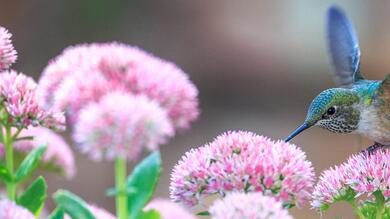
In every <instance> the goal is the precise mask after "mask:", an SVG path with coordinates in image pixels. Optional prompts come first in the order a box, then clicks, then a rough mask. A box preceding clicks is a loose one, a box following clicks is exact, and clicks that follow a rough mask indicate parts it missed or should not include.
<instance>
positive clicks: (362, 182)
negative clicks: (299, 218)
mask: <svg viewBox="0 0 390 219" xmlns="http://www.w3.org/2000/svg"><path fill="white" fill-rule="evenodd" d="M389 162H390V151H389V150H386V151H381V150H378V151H376V152H375V153H374V154H372V155H367V154H364V153H360V154H357V155H353V156H351V157H350V158H349V159H348V161H347V162H345V163H343V164H341V165H339V166H336V167H334V168H330V169H328V170H325V171H324V172H323V173H322V174H321V177H320V179H319V181H318V183H317V185H316V186H315V189H314V192H313V201H312V203H311V204H312V206H313V207H314V208H317V209H321V208H322V207H324V206H327V205H329V204H332V203H334V202H336V201H337V200H344V199H346V197H345V196H346V195H349V196H352V197H358V196H361V195H363V194H366V195H371V194H372V193H373V192H375V191H380V192H381V193H382V195H383V196H384V197H385V199H386V200H387V199H388V198H389V195H390V167H389ZM348 191H349V193H348ZM351 192H352V193H351Z"/></svg>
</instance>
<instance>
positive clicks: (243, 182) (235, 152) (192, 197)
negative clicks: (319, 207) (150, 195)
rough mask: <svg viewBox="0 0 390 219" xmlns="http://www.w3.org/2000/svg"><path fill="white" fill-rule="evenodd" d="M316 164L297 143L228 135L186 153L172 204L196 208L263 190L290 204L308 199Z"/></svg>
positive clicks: (175, 179) (175, 175) (248, 134)
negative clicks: (210, 199)
mask: <svg viewBox="0 0 390 219" xmlns="http://www.w3.org/2000/svg"><path fill="white" fill-rule="evenodd" d="M313 181H314V172H313V168H312V165H311V163H310V162H309V161H307V160H306V155H305V154H304V152H302V150H301V149H299V148H298V147H296V146H295V145H292V144H289V143H285V142H282V141H277V142H275V141H271V140H270V139H268V138H265V137H262V136H258V135H256V134H254V133H251V132H244V131H238V132H228V133H225V134H222V135H220V136H218V137H217V138H216V139H215V140H214V141H213V142H211V143H209V144H207V145H205V146H202V147H199V148H197V149H192V150H190V151H189V152H187V153H186V154H185V155H184V156H183V157H182V159H181V160H180V161H179V163H178V164H177V165H176V166H175V167H174V169H173V173H172V176H171V184H170V193H171V198H172V199H173V200H174V201H180V202H184V203H186V204H188V205H191V206H192V205H196V204H198V203H199V201H201V197H202V196H203V195H211V194H222V195H224V194H225V193H228V192H233V191H236V192H245V193H248V192H261V193H263V194H265V195H270V196H273V197H275V198H276V199H277V200H278V201H282V202H283V203H284V204H286V205H294V204H303V203H304V202H305V201H306V200H308V199H309V198H310V193H311V191H312V187H313Z"/></svg>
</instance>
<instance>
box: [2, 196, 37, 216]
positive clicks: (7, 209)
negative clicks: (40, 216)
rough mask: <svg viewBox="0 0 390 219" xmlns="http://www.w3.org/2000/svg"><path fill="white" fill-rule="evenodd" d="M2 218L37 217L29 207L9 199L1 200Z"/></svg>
mask: <svg viewBox="0 0 390 219" xmlns="http://www.w3.org/2000/svg"><path fill="white" fill-rule="evenodd" d="M0 218H2V219H35V217H34V215H33V214H32V213H30V211H28V210H27V209H25V208H23V207H21V206H19V205H16V204H15V203H14V202H12V201H9V200H7V199H3V200H0Z"/></svg>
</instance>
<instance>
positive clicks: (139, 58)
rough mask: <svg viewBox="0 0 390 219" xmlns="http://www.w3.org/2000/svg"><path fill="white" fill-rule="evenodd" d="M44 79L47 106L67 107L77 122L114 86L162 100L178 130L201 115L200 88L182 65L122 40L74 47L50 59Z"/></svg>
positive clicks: (158, 100)
mask: <svg viewBox="0 0 390 219" xmlns="http://www.w3.org/2000/svg"><path fill="white" fill-rule="evenodd" d="M39 83H40V85H41V86H42V89H41V90H40V91H41V93H42V96H44V97H45V103H46V105H49V106H53V107H55V108H58V109H67V111H68V114H69V116H70V118H71V122H75V121H76V120H77V116H78V112H79V110H80V109H81V108H82V107H83V106H84V105H87V104H88V103H90V102H93V101H98V100H99V99H100V98H101V97H102V96H104V95H105V94H106V93H108V92H111V91H113V90H121V91H123V90H124V91H126V92H129V93H132V94H133V95H145V96H147V97H148V98H150V99H152V100H153V101H155V102H157V103H159V104H160V106H161V107H163V108H164V109H165V110H166V111H167V113H168V116H169V118H170V120H171V122H172V124H173V126H174V128H178V129H181V128H187V127H188V126H189V124H190V122H192V121H193V120H195V119H196V118H197V116H198V113H199V112H198V99H197V95H198V91H197V89H196V87H195V86H194V84H193V83H192V82H191V81H190V80H189V79H188V76H187V75H186V74H185V73H184V72H183V71H182V70H181V69H180V68H178V67H177V66H175V65H174V64H173V63H170V62H167V61H165V60H162V59H159V58H157V57H155V56H153V55H151V54H148V53H147V52H144V51H142V50H141V49H138V48H136V47H132V46H128V45H125V44H121V43H115V42H114V43H93V44H83V45H77V46H72V47H69V48H67V49H65V50H64V52H63V53H62V54H61V55H59V56H58V57H56V58H55V59H53V60H52V61H51V62H50V63H49V65H48V66H47V67H46V68H45V70H44V71H43V73H42V77H41V79H40V82H39ZM74 93H77V95H74Z"/></svg>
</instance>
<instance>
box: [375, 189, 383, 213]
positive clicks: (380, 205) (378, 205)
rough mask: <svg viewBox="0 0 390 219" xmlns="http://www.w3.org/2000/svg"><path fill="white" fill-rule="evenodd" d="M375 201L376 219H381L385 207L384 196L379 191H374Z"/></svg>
mask: <svg viewBox="0 0 390 219" xmlns="http://www.w3.org/2000/svg"><path fill="white" fill-rule="evenodd" d="M374 196H375V202H376V219H382V216H383V210H384V209H385V198H384V197H383V195H382V193H381V191H376V192H374Z"/></svg>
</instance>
